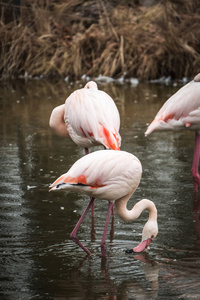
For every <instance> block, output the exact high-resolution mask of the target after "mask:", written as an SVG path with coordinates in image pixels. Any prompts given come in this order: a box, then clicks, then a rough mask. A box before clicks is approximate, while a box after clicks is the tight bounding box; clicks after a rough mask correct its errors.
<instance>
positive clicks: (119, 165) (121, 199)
mask: <svg viewBox="0 0 200 300" xmlns="http://www.w3.org/2000/svg"><path fill="white" fill-rule="evenodd" d="M141 175H142V166H141V163H140V161H139V160H138V158H137V157H135V156H134V155H132V154H130V153H128V152H125V151H115V150H108V151H105V150H99V151H95V152H93V153H90V154H88V155H85V156H83V157H82V158H80V159H79V160H77V161H76V162H75V163H74V164H73V165H72V167H71V168H70V169H69V171H68V172H67V173H65V174H63V175H61V176H60V177H59V178H58V179H56V181H55V182H54V183H53V184H52V185H51V186H50V188H51V189H50V190H51V191H59V190H62V191H65V190H66V191H67V190H69V191H74V192H77V193H83V194H87V195H89V196H90V197H91V200H90V202H89V204H88V206H87V208H86V209H85V211H84V212H83V214H82V216H81V218H80V220H79V221H78V223H77V224H76V226H75V228H74V230H73V231H72V233H71V235H70V236H71V238H72V240H73V241H74V242H75V243H76V244H77V245H79V246H80V247H81V248H82V249H83V250H84V251H85V252H86V253H87V254H91V252H90V251H89V250H88V249H87V248H86V247H85V246H84V245H83V244H82V243H81V242H80V241H79V239H78V237H77V231H78V229H79V227H80V225H81V223H82V222H83V220H84V218H85V216H86V214H87V212H88V211H89V209H90V207H91V205H92V203H93V202H94V199H95V198H98V199H101V200H103V199H104V200H107V201H108V202H109V204H108V211H107V217H106V223H105V228H104V232H103V237H102V240H101V252H102V255H103V256H105V255H106V245H105V239H106V234H107V229H108V225H109V218H110V213H111V210H112V207H113V203H115V208H116V213H117V214H118V215H119V217H120V218H122V219H123V220H125V221H133V220H135V219H137V218H138V217H139V216H140V214H141V213H142V211H143V210H145V209H147V210H148V211H149V218H148V221H147V222H146V224H145V225H144V228H143V232H142V241H141V243H140V244H139V245H138V246H137V247H135V248H133V249H132V251H134V252H142V251H144V250H146V248H147V247H148V245H149V244H150V243H151V241H152V239H154V238H155V237H156V235H157V233H158V225H157V209H156V207H155V204H154V203H153V202H152V201H150V200H147V199H143V200H140V201H139V202H138V203H136V204H135V205H134V206H133V208H132V209H131V210H128V209H127V202H128V201H129V199H130V197H131V196H132V194H133V193H134V191H135V190H136V189H137V187H138V185H139V183H140V179H141Z"/></svg>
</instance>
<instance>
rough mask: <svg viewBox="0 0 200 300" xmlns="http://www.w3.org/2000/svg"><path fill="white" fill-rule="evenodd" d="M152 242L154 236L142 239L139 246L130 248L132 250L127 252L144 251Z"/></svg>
mask: <svg viewBox="0 0 200 300" xmlns="http://www.w3.org/2000/svg"><path fill="white" fill-rule="evenodd" d="M151 242H152V238H149V239H147V240H145V241H142V242H141V243H140V244H139V245H138V246H137V247H135V248H133V249H130V250H126V253H140V252H144V251H145V250H146V249H147V248H148V246H149V245H150V244H151Z"/></svg>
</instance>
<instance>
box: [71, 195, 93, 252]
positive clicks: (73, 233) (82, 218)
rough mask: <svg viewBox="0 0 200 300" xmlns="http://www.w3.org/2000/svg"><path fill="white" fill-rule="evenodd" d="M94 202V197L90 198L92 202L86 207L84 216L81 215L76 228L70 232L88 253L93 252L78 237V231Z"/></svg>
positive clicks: (74, 239)
mask: <svg viewBox="0 0 200 300" xmlns="http://www.w3.org/2000/svg"><path fill="white" fill-rule="evenodd" d="M93 202H94V198H91V199H90V202H89V204H88V206H87V207H86V209H85V211H84V212H83V214H82V216H81V217H80V219H79V221H78V223H77V224H76V226H75V227H74V230H73V231H72V233H71V234H70V237H71V239H72V240H73V241H74V242H75V243H76V244H77V245H78V246H80V247H81V248H82V249H83V250H84V251H85V252H86V253H87V254H91V252H90V251H89V250H88V249H87V248H86V247H85V246H84V245H83V244H82V243H81V242H80V241H79V239H78V238H77V235H76V234H77V231H78V229H79V227H80V226H81V224H82V222H83V220H84V218H85V216H86V215H87V213H88V211H89V209H90V207H91V205H92V204H93Z"/></svg>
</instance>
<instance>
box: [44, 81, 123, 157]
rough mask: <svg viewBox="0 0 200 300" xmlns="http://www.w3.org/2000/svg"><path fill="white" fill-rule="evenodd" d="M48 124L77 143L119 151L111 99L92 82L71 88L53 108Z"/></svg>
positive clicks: (114, 107)
mask: <svg viewBox="0 0 200 300" xmlns="http://www.w3.org/2000/svg"><path fill="white" fill-rule="evenodd" d="M49 125H50V127H51V128H52V130H53V131H54V132H55V133H56V134H57V135H59V136H61V137H71V139H72V140H73V141H74V142H75V143H76V144H77V145H78V146H81V147H83V148H85V153H86V154H88V148H89V147H92V146H97V145H103V146H104V147H105V148H106V149H113V150H120V146H121V136H120V134H119V127H120V117H119V112H118V109H117V107H116V105H115V102H114V101H113V99H112V98H111V97H110V96H109V95H108V94H107V93H105V92H103V91H101V90H98V87H97V84H96V83H95V82H94V81H89V82H88V83H87V84H86V85H85V86H84V88H82V89H78V90H76V91H74V92H73V93H72V94H71V95H70V96H69V97H68V98H67V99H66V101H65V104H62V105H59V106H57V107H56V108H54V109H53V111H52V113H51V116H50V120H49Z"/></svg>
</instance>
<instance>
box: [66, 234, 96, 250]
mask: <svg viewBox="0 0 200 300" xmlns="http://www.w3.org/2000/svg"><path fill="white" fill-rule="evenodd" d="M70 237H71V239H72V241H73V242H74V243H76V244H77V245H78V246H79V247H81V248H82V249H83V250H84V251H85V252H86V253H87V254H89V255H91V254H92V253H91V252H90V251H89V250H88V249H87V248H86V247H85V246H84V245H83V244H82V243H81V242H80V241H79V239H78V238H77V236H76V235H75V234H73V233H71V234H70Z"/></svg>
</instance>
